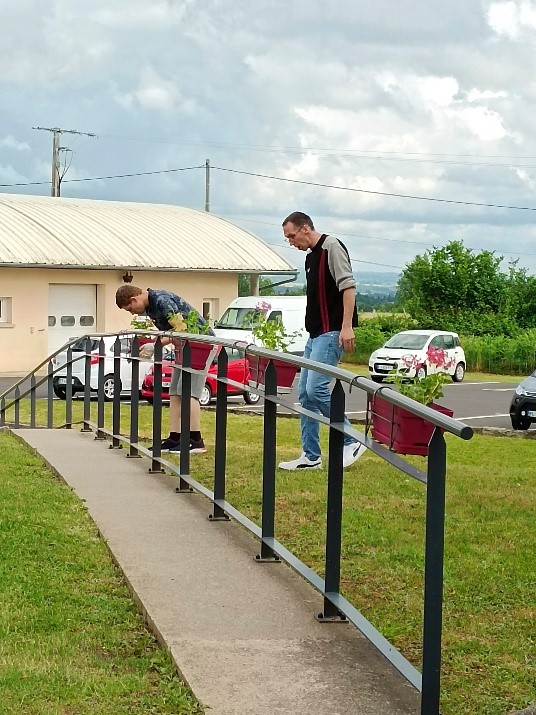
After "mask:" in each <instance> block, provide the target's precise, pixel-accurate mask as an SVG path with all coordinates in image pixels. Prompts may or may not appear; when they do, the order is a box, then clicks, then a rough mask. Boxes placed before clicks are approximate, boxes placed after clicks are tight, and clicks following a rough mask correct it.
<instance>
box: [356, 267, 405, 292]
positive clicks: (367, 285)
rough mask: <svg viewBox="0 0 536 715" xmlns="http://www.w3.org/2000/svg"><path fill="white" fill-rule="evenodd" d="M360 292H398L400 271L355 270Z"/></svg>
mask: <svg viewBox="0 0 536 715" xmlns="http://www.w3.org/2000/svg"><path fill="white" fill-rule="evenodd" d="M354 277H355V279H356V281H357V290H358V292H359V293H365V294H372V295H389V294H392V293H396V289H397V284H398V279H399V278H400V276H399V274H398V273H376V272H375V271H354Z"/></svg>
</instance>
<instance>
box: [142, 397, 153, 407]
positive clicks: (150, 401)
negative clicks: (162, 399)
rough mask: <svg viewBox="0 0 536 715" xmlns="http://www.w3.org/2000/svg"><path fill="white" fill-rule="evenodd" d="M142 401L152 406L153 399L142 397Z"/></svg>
mask: <svg viewBox="0 0 536 715" xmlns="http://www.w3.org/2000/svg"><path fill="white" fill-rule="evenodd" d="M143 399H144V400H146V402H148V403H149V404H150V405H152V404H153V398H152V397H144V398H143Z"/></svg>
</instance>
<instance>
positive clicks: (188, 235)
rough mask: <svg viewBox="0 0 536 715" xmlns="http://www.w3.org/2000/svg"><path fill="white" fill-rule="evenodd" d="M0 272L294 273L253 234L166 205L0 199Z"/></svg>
mask: <svg viewBox="0 0 536 715" xmlns="http://www.w3.org/2000/svg"><path fill="white" fill-rule="evenodd" d="M0 265H4V266H6V265H8V266H41V267H48V268H55V267H63V266H69V267H84V268H127V269H128V268H133V269H134V268H138V269H140V268H145V269H148V270H183V271H184V270H187V271H212V270H215V271H220V270H228V271H236V272H243V273H294V272H295V271H296V269H295V268H294V267H293V266H292V265H290V263H288V262H287V261H286V260H285V259H284V258H282V257H281V256H280V255H279V254H278V253H276V252H275V251H273V250H272V249H271V248H269V247H268V246H267V245H266V244H265V243H263V242H262V241H261V240H260V239H259V238H257V237H256V236H255V235H253V234H252V233H249V232H248V231H245V230H244V229H242V228H239V227H238V226H235V225H233V224H232V223H230V222H229V221H226V220H224V219H221V218H218V217H217V216H214V215H213V214H210V213H207V212H204V211H195V210H194V209H188V208H183V207H181V206H170V205H167V204H138V203H127V202H121V201H92V200H87V199H67V198H51V197H48V196H22V195H20V194H0Z"/></svg>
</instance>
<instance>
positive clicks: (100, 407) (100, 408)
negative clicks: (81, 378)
mask: <svg viewBox="0 0 536 715" xmlns="http://www.w3.org/2000/svg"><path fill="white" fill-rule="evenodd" d="M104 354H105V345H104V339H103V338H101V339H100V340H99V369H98V385H97V434H96V435H95V439H106V435H105V434H104V432H103V431H102V430H103V428H104Z"/></svg>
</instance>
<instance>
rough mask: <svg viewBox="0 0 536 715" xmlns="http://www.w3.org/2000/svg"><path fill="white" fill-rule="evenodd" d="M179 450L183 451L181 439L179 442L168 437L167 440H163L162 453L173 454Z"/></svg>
mask: <svg viewBox="0 0 536 715" xmlns="http://www.w3.org/2000/svg"><path fill="white" fill-rule="evenodd" d="M176 449H178V451H179V452H180V449H181V441H180V439H179V440H178V441H176V440H174V439H170V438H169V437H166V439H165V440H163V442H162V445H161V447H160V451H162V452H171V451H172V450H173V451H175V450H176Z"/></svg>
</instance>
